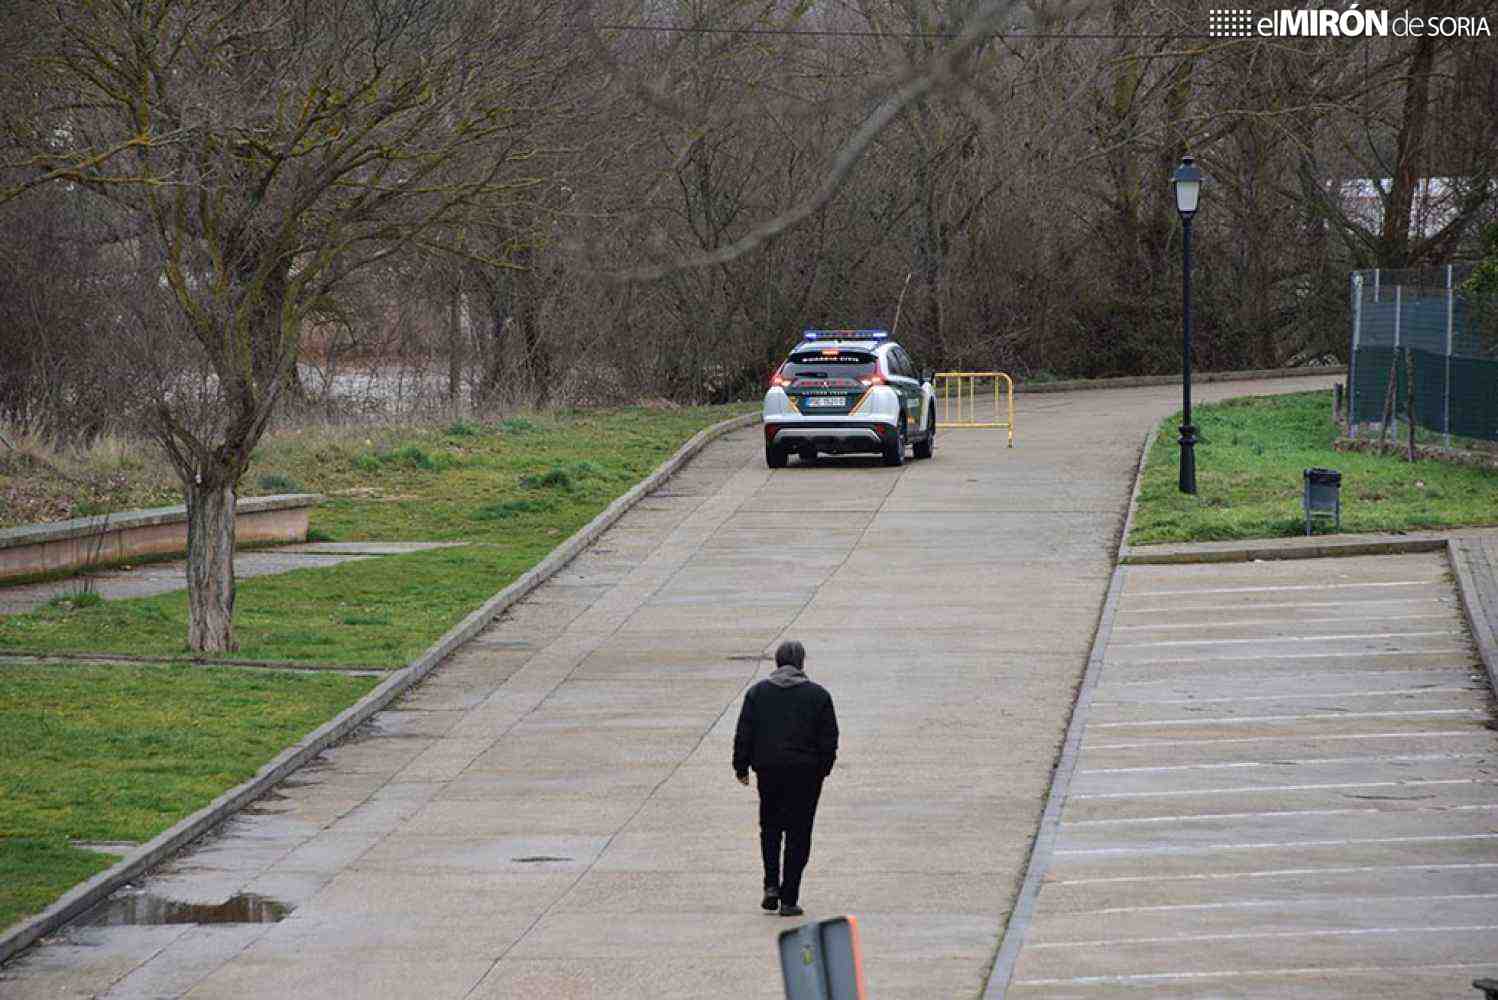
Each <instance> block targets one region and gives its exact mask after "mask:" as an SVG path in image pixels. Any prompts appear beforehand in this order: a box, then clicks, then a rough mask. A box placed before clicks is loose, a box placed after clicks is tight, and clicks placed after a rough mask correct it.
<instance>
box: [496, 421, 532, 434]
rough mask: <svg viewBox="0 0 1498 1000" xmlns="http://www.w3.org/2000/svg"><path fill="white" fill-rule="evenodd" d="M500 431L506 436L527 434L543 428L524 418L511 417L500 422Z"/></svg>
mask: <svg viewBox="0 0 1498 1000" xmlns="http://www.w3.org/2000/svg"><path fill="white" fill-rule="evenodd" d="M499 429H500V430H501V431H503V432H504V433H506V434H526V433H529V432H530V431H536V430H540V429H541V428H539V427H538V426H536V424H535V423H533V422H532V421H529V420H527V419H525V418H524V417H510V418H509V419H508V420H501V421H500V422H499Z"/></svg>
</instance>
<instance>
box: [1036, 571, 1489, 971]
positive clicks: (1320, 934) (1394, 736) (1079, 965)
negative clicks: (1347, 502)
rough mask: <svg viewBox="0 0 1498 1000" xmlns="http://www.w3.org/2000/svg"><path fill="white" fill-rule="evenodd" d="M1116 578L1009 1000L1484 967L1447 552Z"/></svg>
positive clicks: (1479, 848)
mask: <svg viewBox="0 0 1498 1000" xmlns="http://www.w3.org/2000/svg"><path fill="white" fill-rule="evenodd" d="M1124 581H1125V584H1124V589H1123V592H1122V596H1121V598H1120V600H1119V603H1118V610H1117V615H1116V618H1115V624H1114V625H1113V628H1112V631H1111V636H1110V638H1109V640H1108V645H1107V650H1106V654H1105V660H1104V666H1103V670H1102V674H1101V676H1100V678H1099V681H1098V685H1097V687H1096V691H1095V696H1094V700H1093V701H1092V704H1091V707H1090V709H1089V710H1088V712H1087V721H1086V729H1085V731H1084V736H1083V742H1082V753H1081V756H1080V758H1079V760H1078V766H1077V772H1076V774H1075V777H1074V779H1073V781H1072V784H1071V786H1070V792H1069V795H1068V798H1067V801H1066V807H1065V809H1064V811H1063V813H1062V821H1061V827H1060V831H1059V836H1058V838H1057V842H1056V851H1055V854H1054V857H1053V859H1052V863H1051V865H1050V867H1049V870H1048V872H1047V874H1046V878H1045V881H1044V882H1043V887H1042V889H1041V892H1040V895H1039V905H1038V909H1037V916H1036V919H1035V920H1034V922H1033V924H1032V925H1031V927H1030V930H1029V933H1028V935H1027V937H1026V941H1025V947H1024V949H1023V950H1022V951H1021V954H1020V959H1019V962H1018V963H1017V965H1016V969H1015V975H1014V980H1013V983H1012V986H1011V988H1010V989H1009V991H1008V993H1007V994H1006V995H1007V996H1008V997H1009V998H1010V1000H1021V998H1024V1000H1029V998H1036V1000H1041V998H1061V997H1067V998H1078V997H1086V998H1100V997H1136V996H1149V997H1223V996H1232V997H1242V998H1261V997H1262V998H1309V997H1317V998H1330V997H1360V998H1361V997H1387V998H1391V1000H1392V998H1401V1000H1403V998H1415V997H1419V998H1421V1000H1425V998H1441V997H1451V998H1462V997H1472V996H1475V995H1476V993H1475V991H1474V990H1473V989H1472V986H1471V983H1472V980H1473V979H1474V978H1476V977H1479V976H1498V733H1495V732H1493V730H1492V726H1493V714H1492V711H1491V704H1490V694H1489V689H1488V681H1487V677H1486V674H1485V672H1484V670H1483V666H1482V664H1481V663H1480V662H1479V661H1478V659H1477V656H1476V653H1475V650H1474V647H1473V644H1472V641H1471V638H1470V636H1469V634H1468V632H1467V629H1466V624H1465V621H1464V618H1463V614H1462V611H1461V608H1460V605H1459V602H1458V599H1457V594H1456V592H1455V589H1454V587H1453V585H1452V581H1451V575H1450V567H1449V566H1448V564H1447V560H1446V556H1445V554H1444V553H1431V554H1419V555H1402V556H1364V557H1354V558H1342V559H1311V560H1289V561H1284V562H1260V563H1216V564H1205V565H1193V566H1129V567H1126V568H1125V569H1124Z"/></svg>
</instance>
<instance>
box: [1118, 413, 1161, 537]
mask: <svg viewBox="0 0 1498 1000" xmlns="http://www.w3.org/2000/svg"><path fill="white" fill-rule="evenodd" d="M1160 427H1161V425H1160V424H1156V425H1155V429H1154V430H1152V431H1150V432H1149V433H1148V434H1146V435H1145V436H1144V447H1143V448H1140V449H1139V468H1137V469H1135V470H1134V491H1133V492H1132V493H1130V494H1129V513H1128V514H1127V515H1126V516H1125V517H1124V526H1123V534H1122V535H1120V536H1119V539H1118V555H1117V556H1116V557H1115V558H1114V562H1115V563H1122V562H1127V561H1128V560H1127V557H1128V554H1129V551H1130V549H1129V532H1131V531H1133V530H1134V512H1135V511H1136V510H1138V509H1139V489H1140V487H1142V486H1143V485H1144V466H1145V463H1146V462H1148V461H1149V456H1150V449H1151V448H1153V447H1154V446H1155V438H1157V437H1159V436H1160Z"/></svg>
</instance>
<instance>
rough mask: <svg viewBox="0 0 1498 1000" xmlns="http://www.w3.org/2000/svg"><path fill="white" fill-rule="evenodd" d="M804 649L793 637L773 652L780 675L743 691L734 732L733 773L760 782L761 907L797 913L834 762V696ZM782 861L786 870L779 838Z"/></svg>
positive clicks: (784, 914) (787, 914)
mask: <svg viewBox="0 0 1498 1000" xmlns="http://www.w3.org/2000/svg"><path fill="white" fill-rule="evenodd" d="M805 662H806V648H805V647H804V646H802V645H801V643H799V642H796V641H794V640H791V641H787V642H782V643H781V644H780V648H778V649H776V650H775V672H774V673H772V674H770V676H769V677H767V678H765V679H764V680H762V681H760V682H759V683H758V684H755V685H754V686H753V687H751V688H750V689H749V692H748V693H747V694H745V695H744V706H743V708H741V709H740V710H739V724H738V728H737V729H736V730H735V731H734V737H733V771H734V774H735V775H736V776H737V777H738V779H739V784H741V785H747V784H749V770H750V768H753V769H754V774H755V778H756V779H757V780H756V783H757V784H758V786H759V846H760V854H761V856H762V857H763V860H764V865H765V894H764V898H763V899H762V900H761V901H760V906H762V907H763V908H764V909H766V910H771V911H775V910H778V911H779V913H780V915H781V916H782V917H799V916H800V915H801V914H802V913H803V912H805V911H803V910H802V909H801V906H800V905H799V904H800V901H801V873H802V872H803V871H805V869H806V861H807V859H808V858H809V857H810V856H811V828H812V823H813V822H814V821H815V819H816V815H817V800H818V799H819V798H820V797H821V795H822V782H823V780H824V779H825V778H826V777H827V775H828V774H830V773H831V772H832V765H833V764H835V763H836V762H837V736H838V733H837V713H836V712H835V711H834V710H833V707H832V695H830V694H828V693H827V689H826V688H824V687H822V686H821V685H820V684H816V683H814V682H813V681H812V680H811V679H810V678H808V677H807V676H806V671H805ZM782 838H784V841H785V866H784V870H782V867H781V859H780V848H781V839H782Z"/></svg>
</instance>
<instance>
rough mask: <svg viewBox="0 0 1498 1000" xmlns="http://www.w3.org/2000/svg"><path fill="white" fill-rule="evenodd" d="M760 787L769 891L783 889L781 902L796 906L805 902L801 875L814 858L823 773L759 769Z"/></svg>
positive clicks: (762, 848) (806, 769) (817, 769)
mask: <svg viewBox="0 0 1498 1000" xmlns="http://www.w3.org/2000/svg"><path fill="white" fill-rule="evenodd" d="M755 774H756V776H757V777H758V782H757V783H758V785H759V849H760V854H761V856H762V857H763V858H764V862H765V888H767V889H768V888H771V887H772V886H779V887H780V901H781V902H782V903H788V904H791V905H795V903H796V902H797V901H798V900H800V898H801V873H802V872H803V871H805V869H806V859H807V858H809V857H811V827H812V823H813V822H814V821H815V820H816V818H817V799H818V798H820V797H821V795H822V777H823V775H822V769H821V768H820V767H816V766H806V767H763V768H756V769H755ZM782 837H784V839H785V870H784V871H783V872H782V871H781V866H780V843H781V838H782Z"/></svg>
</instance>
